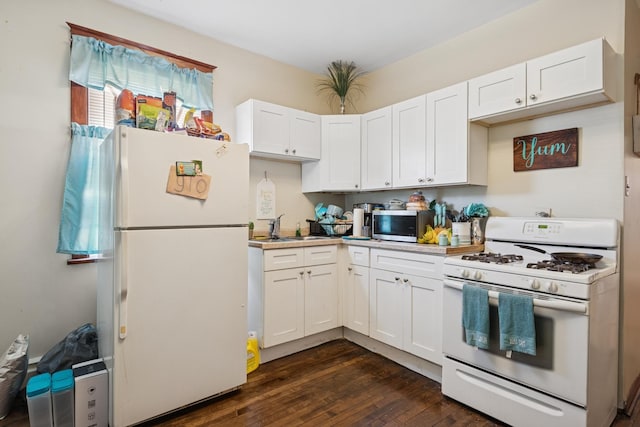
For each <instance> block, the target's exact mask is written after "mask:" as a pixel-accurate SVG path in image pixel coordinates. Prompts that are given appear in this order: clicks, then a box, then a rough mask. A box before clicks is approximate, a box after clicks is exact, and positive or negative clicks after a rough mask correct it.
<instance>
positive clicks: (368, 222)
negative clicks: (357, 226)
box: [353, 203, 384, 237]
mask: <svg viewBox="0 0 640 427" xmlns="http://www.w3.org/2000/svg"><path fill="white" fill-rule="evenodd" d="M353 208H354V209H358V208H359V209H362V210H363V211H364V221H363V222H362V225H363V230H362V235H363V236H365V237H371V231H372V229H373V211H375V210H378V209H384V205H383V204H382V203H354V204H353Z"/></svg>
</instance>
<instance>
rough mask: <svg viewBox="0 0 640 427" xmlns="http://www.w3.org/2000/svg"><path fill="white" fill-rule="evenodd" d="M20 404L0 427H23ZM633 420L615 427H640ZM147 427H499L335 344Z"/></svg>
mask: <svg viewBox="0 0 640 427" xmlns="http://www.w3.org/2000/svg"><path fill="white" fill-rule="evenodd" d="M23 399H24V398H19V399H18V400H17V401H16V404H15V405H14V408H13V410H12V412H11V413H10V414H9V416H8V417H7V418H6V419H5V420H3V421H0V427H8V426H12V427H14V426H28V425H29V423H28V417H27V410H26V405H25V404H24V400H23ZM638 418H640V417H638V416H637V415H636V414H634V416H633V417H631V418H629V417H626V416H624V415H620V416H619V417H618V419H617V420H616V422H615V423H614V426H616V427H629V426H640V422H638V421H637V419H638ZM147 425H149V426H150V425H154V426H167V427H172V426H176V427H177V426H180V427H197V426H212V425H221V426H287V427H290V426H298V425H309V426H502V425H503V424H501V423H500V422H498V421H496V420H493V419H490V418H488V417H486V416H484V415H482V414H480V413H478V412H476V411H474V410H473V409H471V408H468V407H466V406H464V405H461V404H459V403H457V402H456V401H454V400H452V399H449V398H446V397H444V396H443V395H442V394H441V393H440V384H438V383H437V382H434V381H431V380H429V379H427V378H425V377H423V376H421V375H419V374H417V373H415V372H412V371H410V370H408V369H405V368H403V367H402V366H400V365H398V364H396V363H394V362H391V361H389V360H387V359H385V358H384V357H382V356H379V355H377V354H374V353H371V352H369V351H367V350H365V349H363V348H361V347H360V346H358V345H355V344H353V343H351V342H349V341H347V340H337V341H332V342H330V343H327V344H324V345H322V346H319V347H316V348H313V349H310V350H306V351H303V352H300V353H297V354H294V355H291V356H288V357H285V358H282V359H278V360H275V361H272V362H269V363H265V364H262V365H261V366H260V367H259V368H258V369H257V370H256V371H254V372H252V373H251V374H249V378H248V382H247V384H245V385H244V386H242V388H241V389H240V390H239V391H236V392H233V393H231V394H228V395H225V396H223V397H220V398H217V399H213V400H210V401H207V402H203V403H201V404H199V405H196V406H194V407H191V408H188V409H185V410H183V411H180V412H177V413H174V414H171V415H169V416H165V417H163V418H161V419H158V420H154V421H153V422H150V423H147Z"/></svg>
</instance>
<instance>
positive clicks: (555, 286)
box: [547, 282, 558, 293]
mask: <svg viewBox="0 0 640 427" xmlns="http://www.w3.org/2000/svg"><path fill="white" fill-rule="evenodd" d="M547 290H548V291H549V292H553V293H556V292H558V284H557V283H555V282H549V285H547Z"/></svg>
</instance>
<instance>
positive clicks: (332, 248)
mask: <svg viewBox="0 0 640 427" xmlns="http://www.w3.org/2000/svg"><path fill="white" fill-rule="evenodd" d="M337 260H338V246H337V245H328V246H309V247H306V248H304V265H307V266H308V265H321V264H333V263H336V262H337Z"/></svg>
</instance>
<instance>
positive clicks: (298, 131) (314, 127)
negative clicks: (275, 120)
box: [289, 109, 321, 160]
mask: <svg viewBox="0 0 640 427" xmlns="http://www.w3.org/2000/svg"><path fill="white" fill-rule="evenodd" d="M289 114H290V120H289V123H290V130H291V135H290V139H289V151H290V154H291V155H292V156H295V157H299V158H301V159H311V160H317V159H319V158H320V150H321V148H320V147H321V140H320V115H318V114H313V113H309V112H307V111H300V110H294V109H289Z"/></svg>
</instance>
